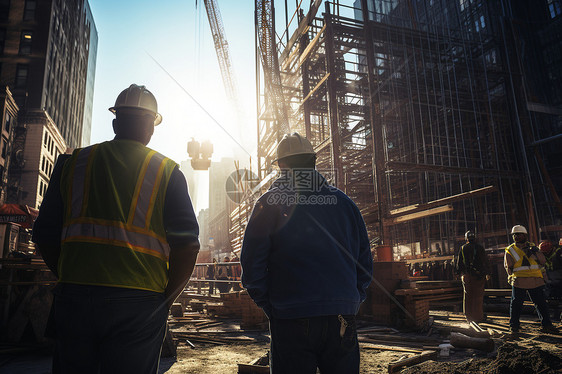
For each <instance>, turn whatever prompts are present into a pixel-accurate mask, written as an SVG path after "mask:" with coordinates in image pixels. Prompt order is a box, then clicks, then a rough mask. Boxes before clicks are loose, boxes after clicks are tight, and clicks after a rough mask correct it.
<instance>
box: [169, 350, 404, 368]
mask: <svg viewBox="0 0 562 374" xmlns="http://www.w3.org/2000/svg"><path fill="white" fill-rule="evenodd" d="M268 349H269V343H266V342H263V343H259V344H255V343H252V344H231V345H228V346H207V347H198V348H196V349H191V348H187V347H179V349H178V355H177V358H176V359H175V362H174V359H162V361H161V363H160V373H166V374H184V373H190V374H191V373H193V374H195V373H197V374H223V373H224V374H230V373H238V364H248V363H250V362H252V361H254V360H255V359H257V358H259V357H262V356H263V355H265V354H266V353H267V351H268ZM403 356H405V354H404V353H402V352H388V351H377V350H372V349H362V350H361V373H388V370H387V364H388V363H389V362H391V361H394V360H396V359H398V358H400V357H403ZM170 364H171V365H170Z"/></svg>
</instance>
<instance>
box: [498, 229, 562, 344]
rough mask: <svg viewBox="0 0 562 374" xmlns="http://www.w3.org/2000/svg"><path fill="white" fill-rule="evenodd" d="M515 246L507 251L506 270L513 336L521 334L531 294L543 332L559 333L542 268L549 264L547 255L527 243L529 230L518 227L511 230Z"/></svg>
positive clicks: (512, 245) (510, 323) (510, 324)
mask: <svg viewBox="0 0 562 374" xmlns="http://www.w3.org/2000/svg"><path fill="white" fill-rule="evenodd" d="M511 235H512V236H513V241H514V243H513V244H511V245H510V246H508V247H507V248H506V249H505V255H504V267H505V270H506V271H507V275H508V282H509V284H511V287H512V290H511V305H510V309H509V311H510V319H509V326H510V330H511V332H512V333H517V332H519V329H520V323H519V317H520V316H521V310H522V309H523V301H525V295H526V294H529V297H530V298H531V301H532V302H533V303H534V304H535V307H536V309H537V313H538V316H539V319H540V320H541V325H542V331H543V332H550V333H557V332H558V330H557V329H556V327H554V326H553V325H552V322H551V321H550V316H549V313H548V305H547V304H546V298H545V295H544V285H545V281H544V278H543V274H542V271H541V266H542V265H544V264H545V263H546V259H545V258H544V255H543V254H542V253H541V252H540V251H539V249H538V248H537V247H536V246H535V245H534V244H533V243H531V242H529V241H528V240H527V235H528V234H527V229H526V228H525V227H524V226H521V225H515V226H513V228H512V229H511Z"/></svg>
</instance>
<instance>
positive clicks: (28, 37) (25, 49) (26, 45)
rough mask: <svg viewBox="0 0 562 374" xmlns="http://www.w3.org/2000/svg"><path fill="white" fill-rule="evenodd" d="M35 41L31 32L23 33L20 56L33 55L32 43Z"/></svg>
mask: <svg viewBox="0 0 562 374" xmlns="http://www.w3.org/2000/svg"><path fill="white" fill-rule="evenodd" d="M32 41H33V33H32V32H31V31H22V32H21V38H20V55H30V54H31V42H32Z"/></svg>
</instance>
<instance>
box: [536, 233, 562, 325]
mask: <svg viewBox="0 0 562 374" xmlns="http://www.w3.org/2000/svg"><path fill="white" fill-rule="evenodd" d="M539 249H540V251H541V252H542V254H543V255H544V257H545V258H546V263H545V270H546V275H547V277H546V296H547V298H548V301H549V304H550V306H551V307H552V308H553V309H554V319H555V320H558V321H559V320H560V319H561V318H560V301H561V299H562V248H560V247H555V246H554V245H553V244H552V242H551V241H550V240H544V241H542V242H541V243H540V244H539Z"/></svg>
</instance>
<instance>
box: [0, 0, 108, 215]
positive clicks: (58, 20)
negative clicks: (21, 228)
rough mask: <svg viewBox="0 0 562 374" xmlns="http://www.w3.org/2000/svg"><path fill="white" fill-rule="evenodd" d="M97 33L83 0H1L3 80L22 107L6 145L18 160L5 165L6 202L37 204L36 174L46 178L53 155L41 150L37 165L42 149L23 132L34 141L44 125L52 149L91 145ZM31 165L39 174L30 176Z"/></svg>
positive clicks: (0, 68)
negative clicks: (50, 139) (10, 138)
mask: <svg viewBox="0 0 562 374" xmlns="http://www.w3.org/2000/svg"><path fill="white" fill-rule="evenodd" d="M97 40H98V38H97V30H96V27H95V24H94V20H93V16H92V13H91V10H90V7H89V4H88V1H87V0H79V1H70V0H12V1H0V85H1V86H7V87H9V90H10V91H11V93H12V95H13V98H14V101H15V103H16V105H17V106H18V107H19V116H18V118H17V126H16V129H15V133H16V134H15V136H14V142H13V144H12V145H11V151H12V152H11V156H12V157H13V158H14V159H15V158H16V155H17V158H18V160H19V161H18V162H17V163H16V162H13V163H11V166H12V167H11V168H10V170H8V173H9V180H8V182H7V183H8V185H10V187H9V189H10V188H11V190H12V192H11V193H8V194H7V196H8V200H7V202H11V203H23V200H25V203H26V204H29V205H30V206H34V207H35V206H38V204H39V203H40V200H41V194H40V192H41V191H42V189H41V183H40V179H41V178H46V179H45V180H44V181H43V182H45V183H48V180H49V179H48V178H49V176H50V172H49V168H48V167H47V163H48V162H47V160H49V157H50V156H49V157H47V155H44V156H45V160H46V161H45V167H44V168H43V169H44V170H42V168H41V166H42V165H43V161H42V156H41V157H39V159H37V158H36V156H37V155H38V154H39V153H41V152H42V150H40V149H34V148H32V147H31V146H30V145H28V144H27V136H28V135H29V142H30V144H35V145H38V144H39V143H40V142H42V141H43V134H44V133H45V131H47V132H48V133H49V134H50V135H49V136H50V137H52V139H56V140H55V141H54V142H55V143H56V144H57V146H56V147H55V146H51V153H52V154H55V153H57V152H59V153H60V152H64V151H65V150H66V149H67V148H71V149H72V148H77V147H81V146H84V145H88V143H89V139H90V134H89V133H90V130H91V116H92V101H93V86H94V77H95V63H96V53H97ZM39 118H40V119H39ZM28 120H29V121H30V122H27V121H28ZM34 127H38V128H34ZM46 129H47V130H46ZM38 134H41V136H40V137H39V138H37V136H38ZM61 142H62V143H61ZM51 161H52V162H54V160H50V161H49V162H51ZM32 165H33V166H34V167H36V169H30V168H31V167H32ZM24 171H25V173H24ZM33 173H38V174H39V179H35V178H32V179H34V180H31V179H30V178H28V177H27V174H33ZM24 175H25V177H24ZM27 183H31V184H30V185H28V184H27ZM32 197H35V198H36V199H35V200H33V198H32ZM20 199H23V200H20Z"/></svg>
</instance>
